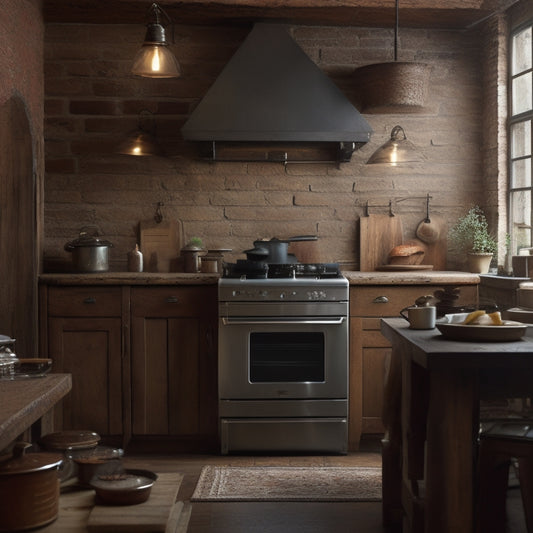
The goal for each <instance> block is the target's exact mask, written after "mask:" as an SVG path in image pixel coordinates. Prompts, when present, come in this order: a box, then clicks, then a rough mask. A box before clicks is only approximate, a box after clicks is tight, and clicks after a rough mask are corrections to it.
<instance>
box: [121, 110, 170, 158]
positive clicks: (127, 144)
mask: <svg viewBox="0 0 533 533" xmlns="http://www.w3.org/2000/svg"><path fill="white" fill-rule="evenodd" d="M116 152H117V153H118V154H124V155H135V156H147V155H161V148H160V147H159V145H158V144H157V142H156V140H155V124H154V119H153V115H152V113H150V111H148V110H146V109H145V110H143V111H141V113H140V114H139V126H138V128H137V130H136V131H134V132H132V133H131V135H128V137H127V138H126V139H125V140H124V141H122V142H121V143H120V144H119V145H118V147H117V150H116Z"/></svg>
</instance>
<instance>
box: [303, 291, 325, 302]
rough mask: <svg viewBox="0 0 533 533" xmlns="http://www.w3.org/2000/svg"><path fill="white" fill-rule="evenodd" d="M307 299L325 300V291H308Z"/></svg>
mask: <svg viewBox="0 0 533 533" xmlns="http://www.w3.org/2000/svg"><path fill="white" fill-rule="evenodd" d="M307 299H308V300H325V299H326V291H310V292H308V293H307Z"/></svg>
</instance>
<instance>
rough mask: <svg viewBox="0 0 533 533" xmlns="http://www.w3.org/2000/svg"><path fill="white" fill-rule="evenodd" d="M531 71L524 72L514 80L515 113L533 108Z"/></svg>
mask: <svg viewBox="0 0 533 533" xmlns="http://www.w3.org/2000/svg"><path fill="white" fill-rule="evenodd" d="M531 80H532V77H531V72H527V73H526V74H522V75H520V76H518V77H517V78H515V79H514V80H513V110H512V112H513V115H518V114H520V113H524V112H525V111H530V110H531V109H532V105H531V102H532V98H531V85H532V84H531Z"/></svg>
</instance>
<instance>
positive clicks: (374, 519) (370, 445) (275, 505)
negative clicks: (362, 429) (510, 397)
mask: <svg viewBox="0 0 533 533" xmlns="http://www.w3.org/2000/svg"><path fill="white" fill-rule="evenodd" d="M124 462H125V465H126V466H127V467H130V468H145V469H149V470H152V471H155V472H176V471H178V472H180V473H182V474H184V479H183V482H182V484H181V486H180V490H179V493H178V499H179V500H182V501H188V500H189V498H190V497H191V495H192V493H193V491H194V488H195V487H196V483H197V481H198V477H199V475H200V471H201V469H202V467H203V466H204V465H244V466H254V465H256V466H276V465H291V466H328V465H329V466H342V465H346V466H381V453H380V450H379V441H375V440H370V441H368V442H363V443H362V446H361V451H359V452H357V453H350V454H349V455H346V456H307V455H300V456H273V457H270V456H256V455H253V456H252V455H249V456H221V455H194V454H187V455H177V456H174V455H173V456H162V455H157V456H156V455H135V456H126V457H125V458H124ZM521 505H522V504H521V498H520V491H519V489H518V488H514V489H510V490H509V491H508V500H507V508H508V520H509V522H508V527H507V533H526V528H525V523H524V518H523V511H522V507H521ZM186 531H187V533H260V532H261V533H304V532H305V533H383V532H386V531H387V530H386V529H385V528H383V526H382V524H381V503H379V502H377V503H376V502H356V503H354V502H347V503H297V502H288V503H280V502H261V503H257V502H249V503H234V502H232V503H219V502H217V503H209V502H206V503H198V502H196V503H193V504H192V511H191V515H190V519H189V523H188V527H187V530H186ZM180 533H181V531H180ZM387 533H390V532H388V531H387Z"/></svg>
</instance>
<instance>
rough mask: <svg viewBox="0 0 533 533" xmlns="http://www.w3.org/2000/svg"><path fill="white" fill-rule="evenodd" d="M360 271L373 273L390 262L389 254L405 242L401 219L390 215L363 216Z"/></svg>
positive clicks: (361, 221)
mask: <svg viewBox="0 0 533 533" xmlns="http://www.w3.org/2000/svg"><path fill="white" fill-rule="evenodd" d="M359 223H360V234H359V239H360V240H359V262H360V265H359V270H360V271H361V272H373V271H374V270H376V267H378V266H381V265H386V264H387V263H388V262H389V252H390V251H391V250H392V249H393V248H394V247H395V246H397V245H398V244H402V242H403V227H402V220H401V218H400V217H399V216H398V215H396V216H390V215H374V214H370V215H368V216H363V217H361V218H360V219H359Z"/></svg>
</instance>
